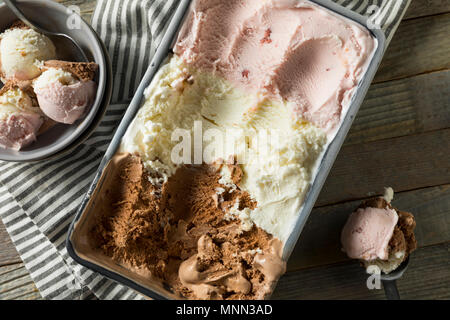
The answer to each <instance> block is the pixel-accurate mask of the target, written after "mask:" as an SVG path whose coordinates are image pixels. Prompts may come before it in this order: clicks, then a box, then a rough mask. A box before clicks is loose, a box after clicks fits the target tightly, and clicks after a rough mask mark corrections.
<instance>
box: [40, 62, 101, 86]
mask: <svg viewBox="0 0 450 320" xmlns="http://www.w3.org/2000/svg"><path fill="white" fill-rule="evenodd" d="M46 68H55V69H62V70H64V71H66V72H70V73H72V74H73V75H74V76H76V77H77V78H78V79H79V80H81V81H89V80H93V79H94V77H95V73H96V72H97V70H98V64H96V63H94V62H68V61H61V60H48V61H45V62H44V68H43V69H44V71H45V69H46Z"/></svg>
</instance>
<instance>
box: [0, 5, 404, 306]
mask: <svg viewBox="0 0 450 320" xmlns="http://www.w3.org/2000/svg"><path fill="white" fill-rule="evenodd" d="M334 1H335V2H337V3H338V4H340V5H342V6H346V7H348V8H350V9H352V10H354V11H356V12H358V13H360V14H365V15H373V18H374V19H373V21H374V22H375V23H376V24H380V26H381V27H382V29H383V30H384V31H385V32H386V35H387V38H388V40H390V39H391V38H392V35H393V34H394V32H395V30H396V28H397V26H398V24H399V22H400V20H401V18H402V17H403V14H404V13H405V11H406V8H407V6H408V5H409V2H410V0H334ZM177 4H178V0H98V3H97V7H96V10H95V12H94V15H93V20H92V25H93V27H94V28H95V29H96V30H97V32H98V34H99V35H100V37H101V38H102V39H103V41H104V42H105V45H106V47H107V49H108V51H109V54H110V57H111V59H112V62H113V72H114V89H113V101H112V102H113V104H112V105H111V106H110V107H109V108H108V111H107V113H106V115H105V117H104V119H103V120H102V122H101V124H100V126H99V127H98V128H97V130H96V131H95V132H94V133H93V134H92V135H91V136H90V138H89V139H88V140H87V141H86V142H85V143H84V144H83V145H81V146H79V147H78V148H76V149H75V150H73V151H72V152H71V153H70V154H66V155H62V156H60V157H59V158H57V159H54V160H51V161H45V162H41V163H35V164H18V163H7V162H0V217H1V218H2V220H3V223H4V224H5V226H6V228H7V230H8V232H9V234H10V236H11V238H12V240H13V242H14V244H15V246H16V247H17V250H18V252H19V254H20V255H21V257H22V259H23V261H24V263H25V266H26V268H27V269H28V270H29V271H30V274H31V276H32V278H33V280H34V281H35V283H36V286H37V287H38V289H39V290H40V292H41V294H42V296H43V297H44V298H48V299H143V297H142V296H140V295H139V294H137V293H135V292H134V291H132V290H130V289H128V288H126V287H123V286H121V285H119V284H117V283H115V282H113V281H111V280H108V279H106V278H104V277H102V276H100V275H98V274H97V273H94V272H92V271H90V270H88V269H86V268H84V267H82V266H80V265H78V264H77V263H75V262H74V261H73V260H72V259H71V258H70V257H69V256H68V254H67V251H66V248H65V238H66V233H67V230H68V227H69V225H70V223H71V221H72V218H73V216H74V214H75V212H76V210H77V207H78V206H79V204H80V202H81V200H82V198H83V195H84V193H85V192H86V190H87V188H88V186H89V184H90V182H91V180H92V179H93V176H94V173H95V171H96V170H97V167H98V165H99V163H100V160H101V158H102V157H103V154H104V151H105V150H106V148H107V146H108V144H109V142H110V140H111V138H112V135H113V132H114V130H115V128H116V127H117V125H118V124H119V122H120V120H121V118H122V115H123V112H124V110H125V108H126V106H127V102H129V100H130V99H131V97H132V96H133V93H134V91H135V89H136V88H137V86H138V85H139V82H140V79H141V78H142V76H143V74H144V73H145V70H146V68H147V66H148V64H149V62H150V59H151V57H152V55H153V53H154V52H155V50H156V48H157V46H158V44H159V42H160V40H161V38H162V36H163V34H164V30H165V27H166V26H167V22H168V21H169V20H170V17H171V16H172V14H173V12H174V11H175V9H176V6H177ZM371 6H376V7H371ZM371 9H376V10H374V11H373V10H371Z"/></svg>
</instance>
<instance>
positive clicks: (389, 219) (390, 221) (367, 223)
mask: <svg viewBox="0 0 450 320" xmlns="http://www.w3.org/2000/svg"><path fill="white" fill-rule="evenodd" d="M397 222H398V214H397V212H396V211H395V210H393V209H390V208H385V209H379V208H371V207H367V208H364V209H362V208H359V209H358V210H357V211H355V212H353V213H352V214H351V215H350V217H349V219H348V220H347V223H346V225H345V226H344V229H343V230H342V234H341V243H342V248H343V250H344V251H345V253H346V254H347V255H348V256H349V258H352V259H360V260H366V261H371V260H375V259H381V260H387V259H388V258H389V241H390V240H391V238H392V235H393V233H394V228H395V226H396V225H397Z"/></svg>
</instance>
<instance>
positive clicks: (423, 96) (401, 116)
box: [345, 57, 450, 145]
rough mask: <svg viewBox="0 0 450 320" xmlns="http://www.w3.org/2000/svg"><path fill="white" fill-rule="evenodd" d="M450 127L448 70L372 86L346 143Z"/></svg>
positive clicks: (449, 73)
mask: <svg viewBox="0 0 450 320" xmlns="http://www.w3.org/2000/svg"><path fill="white" fill-rule="evenodd" d="M449 59H450V57H449ZM449 127H450V71H449V70H445V71H440V72H433V73H428V74H424V75H419V76H415V77H411V78H406V79H401V80H396V81H389V82H383V83H378V84H374V85H372V86H371V87H370V89H369V92H368V94H367V96H366V99H365V100H364V103H363V105H362V106H361V109H360V111H359V112H358V114H357V116H356V119H355V121H354V123H353V125H352V128H351V129H350V132H349V134H348V136H347V138H346V140H345V144H346V145H350V144H356V143H365V142H370V141H375V140H381V139H387V138H394V137H400V136H406V135H411V134H417V133H423V132H427V131H433V130H438V129H445V128H449Z"/></svg>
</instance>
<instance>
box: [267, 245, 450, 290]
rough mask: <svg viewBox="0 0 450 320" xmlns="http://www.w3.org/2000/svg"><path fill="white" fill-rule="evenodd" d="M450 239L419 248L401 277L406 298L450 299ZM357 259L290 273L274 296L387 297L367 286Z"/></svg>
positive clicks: (401, 286)
mask: <svg viewBox="0 0 450 320" xmlns="http://www.w3.org/2000/svg"><path fill="white" fill-rule="evenodd" d="M449 265H450V243H445V244H441V245H437V246H431V247H425V248H420V249H418V250H417V251H415V252H414V253H413V254H412V255H411V258H410V264H409V267H408V270H407V271H406V273H405V275H404V276H403V278H402V279H400V280H399V281H398V288H399V292H400V295H401V297H402V298H403V299H450V290H449V288H450V268H449ZM366 280H367V275H366V274H365V272H364V269H363V268H361V267H360V266H359V264H358V262H348V263H341V264H336V265H331V266H323V267H320V268H313V269H307V270H301V271H297V272H292V273H287V274H286V275H285V276H283V277H282V278H281V279H280V282H279V284H278V286H277V289H276V290H275V293H274V295H273V299H385V296H384V292H383V291H382V290H368V289H367V287H366Z"/></svg>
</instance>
